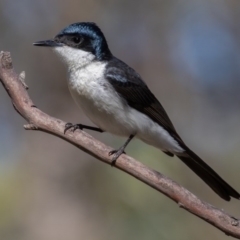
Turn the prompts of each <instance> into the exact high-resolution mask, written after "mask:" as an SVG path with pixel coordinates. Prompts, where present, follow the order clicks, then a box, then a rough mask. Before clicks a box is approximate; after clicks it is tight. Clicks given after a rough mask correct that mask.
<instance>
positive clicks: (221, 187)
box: [178, 148, 240, 201]
mask: <svg viewBox="0 0 240 240" xmlns="http://www.w3.org/2000/svg"><path fill="white" fill-rule="evenodd" d="M185 153H186V156H178V158H180V159H181V160H182V161H183V162H184V163H185V164H186V165H187V166H188V167H189V168H191V169H192V170H193V171H194V172H195V173H196V174H197V175H198V176H199V177H200V178H201V179H202V180H203V181H204V182H205V183H206V184H207V185H208V186H209V187H210V188H212V189H213V191H214V192H216V193H217V194H218V195H219V196H220V197H221V198H223V199H225V200H226V201H230V199H231V197H233V198H237V199H240V194H239V193H238V192H237V191H236V190H234V189H233V188H232V187H231V186H230V185H229V184H228V183H226V182H225V181H224V180H223V179H222V178H221V177H220V176H219V175H218V174H217V173H216V172H215V171H214V170H213V169H212V168H211V167H209V166H208V165H207V164H206V163H205V162H204V161H203V160H202V159H201V158H200V157H198V156H197V155H196V154H195V153H194V152H192V151H191V150H190V149H189V148H187V149H186V152H185Z"/></svg>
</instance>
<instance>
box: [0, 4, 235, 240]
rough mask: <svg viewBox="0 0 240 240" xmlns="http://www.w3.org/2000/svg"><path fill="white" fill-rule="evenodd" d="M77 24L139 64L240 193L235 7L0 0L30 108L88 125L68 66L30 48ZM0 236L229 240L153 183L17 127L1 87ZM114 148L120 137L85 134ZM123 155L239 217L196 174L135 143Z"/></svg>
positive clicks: (5, 46)
mask: <svg viewBox="0 0 240 240" xmlns="http://www.w3.org/2000/svg"><path fill="white" fill-rule="evenodd" d="M77 21H93V22H96V23H97V24H98V25H99V26H100V27H101V29H102V30H103V32H104V33H105V36H106V37H107V39H108V42H109V45H110V48H111V50H112V52H113V53H114V54H115V55H116V56H118V57H119V58H120V59H121V60H124V61H125V62H127V63H128V64H129V65H130V66H132V67H133V68H135V69H136V70H137V71H138V72H139V73H140V74H141V76H142V77H143V78H144V79H145V81H146V82H147V83H148V85H149V87H150V89H151V90H152V91H153V92H154V94H155V95H156V96H157V97H158V99H159V100H160V101H161V102H162V104H163V105H164V107H165V108H166V110H167V112H168V113H169V116H170V117H171V119H172V121H173V123H174V124H175V126H176V128H177V130H178V132H179V133H180V135H181V136H182V138H183V139H184V140H185V141H186V143H187V144H188V145H189V147H191V148H192V149H193V150H194V151H196V152H197V153H198V154H199V155H200V156H201V157H202V158H203V159H205V160H206V161H207V162H208V163H209V164H210V165H211V166H212V167H213V168H214V169H215V170H216V171H217V172H218V173H219V174H220V175H221V176H222V177H223V178H224V179H226V180H227V181H228V182H229V183H230V184H231V185H233V186H234V187H235V188H236V189H238V190H239V191H240V184H239V182H240V175H239V167H240V163H239V144H240V130H239V129H240V128H239V120H240V110H239V105H240V104H239V103H240V95H239V87H240V81H239V78H240V50H239V49H240V31H239V22H240V2H239V1H238V0H231V1H229V0H228V1H223V0H218V1H216V0H210V1H209V0H202V1H188V0H187V1H172V0H170V1H153V0H152V1H147V0H144V1H137V0H132V1H126V0H124V1H117V0H113V1H107V0H98V1H97V0H88V1H87V0H83V1H74V0H68V1H56V0H55V1H54V0H50V1H47V0H41V1H37V0H35V1H34V0H31V1H30V0H23V1H17V0H15V1H8V0H0V29H1V34H0V44H1V46H0V50H8V51H10V52H11V54H12V57H13V61H14V66H15V68H16V70H17V71H18V72H20V71H22V70H25V71H26V76H27V79H26V82H27V84H28V85H29V87H30V90H29V93H30V95H31V97H32V99H33V101H34V103H35V104H36V105H37V106H38V107H39V108H40V109H42V110H43V111H45V112H47V113H48V114H50V115H52V116H55V117H57V118H61V119H63V120H65V121H70V122H82V123H89V121H88V119H87V118H86V117H85V116H84V115H83V114H82V112H80V111H79V109H78V108H77V107H76V105H75V104H74V102H73V100H72V99H71V97H70V94H69V92H68V89H67V85H66V77H65V76H66V71H65V68H64V66H63V65H62V63H61V62H59V60H58V59H57V57H56V56H55V55H54V54H53V53H52V52H51V51H49V49H43V48H41V49H40V48H35V47H33V46H32V43H33V42H34V41H37V40H44V39H47V38H50V37H52V36H54V35H55V34H56V33H57V32H58V31H59V30H61V29H62V28H63V27H65V26H67V25H68V24H70V23H73V22H77ZM0 109H1V111H0V128H1V134H0V239H1V240H13V239H18V240H32V239H34V240H65V239H69V240H75V239H76V240H77V239H88V240H95V239H96V240H100V239H103V240H106V239H114V240H120V239H121V240H122V239H125V240H128V239H129V240H130V239H138V240H143V239H144V240H145V239H151V240H152V239H167V240H168V239H169V240H170V239H171V240H173V239H178V240H181V239H184V240H185V239H195V240H198V239H219V240H221V239H226V236H225V235H223V234H222V233H221V232H220V231H218V230H216V229H214V228H213V227H211V226H210V225H208V224H207V223H205V222H203V221H202V220H200V219H197V218H196V217H194V216H192V215H190V214H189V213H187V212H185V211H184V210H182V209H179V208H178V206H177V205H176V204H174V203H172V202H170V200H168V199H167V198H166V197H164V196H163V195H161V194H159V193H157V192H156V191H155V190H153V189H150V188H149V187H147V186H145V185H143V184H142V183H140V182H138V181H137V180H136V179H133V178H131V177H129V176H127V175H126V174H125V173H122V172H119V171H118V170H116V169H114V168H111V167H109V166H107V165H104V164H102V163H100V162H99V161H97V160H95V159H93V158H92V157H89V156H88V155H86V154H85V153H83V152H81V151H79V150H78V149H76V148H74V147H73V146H70V145H69V144H68V143H66V142H63V141H62V140H59V139H57V138H55V137H53V136H49V135H47V134H43V133H39V132H30V131H29V132H27V131H25V130H23V128H22V125H23V124H24V123H25V122H24V120H23V119H22V118H21V117H20V116H19V115H18V114H17V113H16V112H15V111H14V110H13V108H12V105H11V103H10V100H9V98H8V96H7V94H6V93H5V91H4V90H3V89H2V88H0ZM91 134H93V135H94V136H95V137H96V138H98V139H100V140H102V141H103V142H105V143H107V144H110V145H111V146H113V147H117V146H119V145H120V144H122V142H123V141H124V139H122V138H118V137H114V136H111V135H110V134H107V133H104V134H98V133H92V132H91ZM127 153H128V154H129V155H131V156H133V157H135V158H137V159H139V160H140V161H142V162H144V163H145V164H147V165H148V166H151V167H152V168H155V169H157V170H159V171H160V172H162V173H164V174H166V175H168V176H169V177H171V178H173V179H175V180H176V181H177V182H179V183H180V184H182V185H184V186H185V187H186V188H188V189H189V190H191V191H192V192H194V193H195V194H196V195H197V196H199V197H200V198H201V199H204V200H206V201H208V202H210V203H211V204H213V205H216V206H217V207H220V208H223V209H225V210H226V211H228V212H230V213H232V214H234V215H235V216H236V217H239V214H240V210H239V209H240V207H239V206H240V202H238V201H237V200H232V201H231V202H230V203H227V202H224V201H223V200H221V199H220V198H219V197H218V196H216V195H215V194H214V193H213V192H212V191H211V190H210V189H209V188H208V187H207V186H206V185H205V184H204V183H203V182H201V181H200V180H199V179H198V178H197V176H195V175H194V174H193V173H192V172H191V171H190V170H189V169H187V168H186V167H185V166H183V164H182V163H180V162H179V161H178V160H177V159H176V158H174V159H172V158H169V157H167V156H166V155H164V154H162V153H161V152H160V151H159V150H157V149H154V148H152V147H150V146H147V145H146V144H144V143H142V142H140V141H137V140H135V141H134V142H132V143H131V144H130V146H129V147H128V149H127Z"/></svg>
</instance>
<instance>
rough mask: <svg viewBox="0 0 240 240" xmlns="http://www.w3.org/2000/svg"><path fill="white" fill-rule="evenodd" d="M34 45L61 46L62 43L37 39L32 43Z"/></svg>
mask: <svg viewBox="0 0 240 240" xmlns="http://www.w3.org/2000/svg"><path fill="white" fill-rule="evenodd" d="M33 45H34V46H39V47H61V46H63V44H62V43H58V42H55V41H54V40H45V41H38V42H35V43H33Z"/></svg>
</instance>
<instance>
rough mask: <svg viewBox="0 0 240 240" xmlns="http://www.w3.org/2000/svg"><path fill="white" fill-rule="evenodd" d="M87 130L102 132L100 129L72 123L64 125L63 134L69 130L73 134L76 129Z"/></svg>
mask: <svg viewBox="0 0 240 240" xmlns="http://www.w3.org/2000/svg"><path fill="white" fill-rule="evenodd" d="M84 128H85V129H89V130H92V131H96V132H104V131H103V130H102V129H100V128H97V127H91V126H87V125H83V124H81V123H78V124H72V123H66V125H65V129H64V134H65V133H66V131H67V130H69V129H71V131H72V132H74V131H75V130H77V129H80V130H83V129H84Z"/></svg>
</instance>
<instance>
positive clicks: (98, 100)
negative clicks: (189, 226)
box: [33, 22, 240, 201]
mask: <svg viewBox="0 0 240 240" xmlns="http://www.w3.org/2000/svg"><path fill="white" fill-rule="evenodd" d="M33 45H35V46H42V47H50V48H51V49H53V51H54V52H55V53H56V54H57V55H59V56H60V58H61V60H62V61H63V62H64V63H65V64H66V65H67V71H68V78H67V81H68V88H69V90H70V93H71V95H72V97H73V99H74V100H75V102H76V103H77V105H78V106H80V108H81V109H82V110H83V112H84V113H85V114H86V116H87V117H88V118H89V119H90V120H91V121H92V122H93V123H94V124H95V125H96V126H97V127H92V126H87V125H83V124H72V123H67V124H66V126H65V129H64V133H66V131H68V130H69V131H70V130H71V131H73V132H74V131H75V130H76V129H81V130H83V129H89V130H93V131H97V132H109V133H112V134H114V135H118V136H123V137H127V141H126V142H125V143H124V144H123V145H122V146H121V147H120V148H119V149H117V150H112V151H110V152H109V156H111V155H112V156H113V157H112V165H114V164H115V162H116V160H117V158H118V157H119V156H120V155H121V154H124V153H125V151H124V150H125V148H126V146H127V145H128V144H129V142H130V141H131V140H132V139H133V138H138V139H140V140H142V141H143V142H145V143H147V144H149V145H151V146H154V147H156V148H158V149H160V150H161V151H163V152H164V153H165V154H167V155H168V156H170V157H173V156H177V157H178V158H179V159H180V160H181V161H182V162H183V163H184V164H186V165H187V166H188V167H189V168H190V169H191V170H192V171H193V172H194V173H195V174H196V175H198V176H199V177H200V178H201V179H202V180H203V181H204V182H205V183H206V184H207V185H208V186H209V187H210V188H211V189H212V190H213V191H214V192H215V193H216V194H218V195H219V196H220V197H221V198H223V199H224V200H226V201H230V199H231V197H233V198H236V199H240V194H239V193H238V192H237V191H236V190H235V189H234V188H233V187H231V186H230V185H229V184H228V183H227V182H226V181H224V180H223V179H222V178H221V177H220V176H219V175H218V174H217V173H216V172H215V171H214V170H213V169H212V168H211V167H210V166H209V165H208V164H207V163H205V162H204V161H203V160H202V159H201V158H200V157H199V156H198V155H197V154H195V153H194V152H193V151H192V150H191V149H190V148H189V147H188V146H187V145H186V144H185V143H184V141H183V140H182V138H181V137H180V136H179V134H178V133H177V131H176V129H175V127H174V126H173V123H172V122H171V120H170V118H169V117H168V115H167V113H166V111H165V109H164V108H163V106H162V105H161V103H160V102H159V101H158V99H157V98H156V97H155V96H154V94H153V93H152V92H151V90H150V89H149V88H148V86H147V84H146V83H145V81H144V80H143V79H142V78H141V76H140V75H139V74H138V73H137V72H136V71H135V70H134V69H133V68H131V67H130V66H128V65H127V64H126V63H124V62H123V61H121V60H120V59H118V58H116V57H115V56H114V55H113V54H112V52H111V51H110V49H109V46H108V43H107V40H106V38H105V36H104V34H103V32H102V31H101V29H100V28H99V27H98V26H97V24H96V23H93V22H77V23H73V24H70V25H69V26H67V27H66V28H64V29H63V30H61V31H60V32H59V33H58V34H57V35H56V36H55V37H54V38H51V39H49V40H44V41H37V42H35V43H33Z"/></svg>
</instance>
